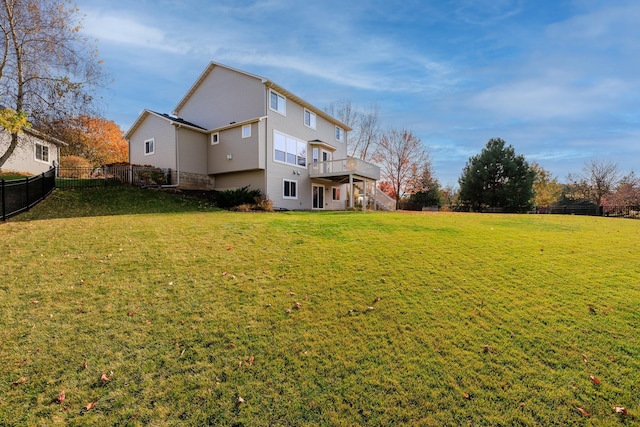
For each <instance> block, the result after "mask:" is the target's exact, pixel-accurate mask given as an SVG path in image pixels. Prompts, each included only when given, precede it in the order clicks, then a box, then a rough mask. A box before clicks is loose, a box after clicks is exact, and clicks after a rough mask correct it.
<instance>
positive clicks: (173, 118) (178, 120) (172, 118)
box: [124, 110, 208, 140]
mask: <svg viewBox="0 0 640 427" xmlns="http://www.w3.org/2000/svg"><path fill="white" fill-rule="evenodd" d="M149 115H153V116H156V117H160V118H161V119H164V120H167V121H169V122H171V123H172V124H178V125H180V126H183V127H188V128H190V129H193V130H195V131H197V132H202V133H207V132H208V131H207V129H205V128H203V127H202V126H198V125H196V124H194V123H191V122H188V121H186V120H184V119H181V118H180V117H176V116H172V115H171V114H166V113H158V112H155V111H151V110H143V111H142V113H141V114H140V115H139V116H138V118H137V119H136V121H135V122H134V123H133V125H131V127H130V128H129V130H128V131H127V132H126V133H125V134H124V137H125V139H127V140H128V139H129V138H130V137H131V134H132V133H133V132H134V131H135V130H136V129H137V128H138V127H139V126H140V125H141V124H142V122H143V121H144V119H145V118H147V116H149Z"/></svg>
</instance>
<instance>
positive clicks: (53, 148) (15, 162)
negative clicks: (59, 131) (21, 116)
mask: <svg viewBox="0 0 640 427" xmlns="http://www.w3.org/2000/svg"><path fill="white" fill-rule="evenodd" d="M18 138H19V140H20V142H19V143H18V146H17V147H16V149H15V151H14V152H13V154H12V155H11V157H9V159H8V160H7V161H6V162H5V163H4V165H2V170H7V171H15V172H27V173H30V174H34V175H38V174H41V173H42V172H46V171H48V170H49V169H50V168H51V166H53V165H54V164H59V163H60V150H59V147H58V146H57V145H55V144H53V143H51V142H47V141H43V140H41V139H39V138H36V137H35V136H32V135H28V134H26V133H22V134H20V135H19V137H18ZM10 143H11V134H10V133H9V132H7V131H4V130H2V131H0V153H4V152H5V151H6V149H7V148H8V147H9V145H10ZM36 143H39V144H42V145H43V146H46V147H48V149H49V160H48V161H46V162H45V161H41V160H38V159H36V151H35V150H36Z"/></svg>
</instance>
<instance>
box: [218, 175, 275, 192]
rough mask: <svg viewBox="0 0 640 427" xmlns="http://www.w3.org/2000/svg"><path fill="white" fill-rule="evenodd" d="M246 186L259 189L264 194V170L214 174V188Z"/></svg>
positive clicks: (225, 188) (229, 188)
mask: <svg viewBox="0 0 640 427" xmlns="http://www.w3.org/2000/svg"><path fill="white" fill-rule="evenodd" d="M246 186H248V187H249V189H250V190H256V189H257V190H260V192H261V193H262V195H265V194H266V186H265V172H264V171H263V170H256V171H246V172H237V173H229V174H222V175H216V190H219V191H222V190H233V189H236V188H242V187H246Z"/></svg>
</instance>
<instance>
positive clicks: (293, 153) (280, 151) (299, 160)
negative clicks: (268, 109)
mask: <svg viewBox="0 0 640 427" xmlns="http://www.w3.org/2000/svg"><path fill="white" fill-rule="evenodd" d="M273 145H274V154H273V159H274V160H275V161H276V162H283V163H289V164H291V165H294V166H301V167H306V166H307V143H306V142H304V141H299V140H297V139H295V138H293V137H291V136H288V135H285V134H283V133H280V132H278V131H274V132H273Z"/></svg>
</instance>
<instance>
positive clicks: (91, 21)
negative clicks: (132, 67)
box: [82, 10, 185, 53]
mask: <svg viewBox="0 0 640 427" xmlns="http://www.w3.org/2000/svg"><path fill="white" fill-rule="evenodd" d="M84 12H86V18H85V19H84V22H83V30H82V31H83V32H84V33H85V34H87V35H88V36H90V37H94V38H96V39H98V41H99V42H101V43H115V44H118V45H124V46H129V47H133V48H144V49H152V50H158V51H164V52H171V53H179V52H181V51H182V49H184V48H185V46H184V45H181V43H177V42H176V41H175V40H170V39H169V37H168V36H167V34H166V33H165V32H164V31H162V30H161V29H159V28H156V27H152V26H149V25H146V24H143V23H142V22H140V21H138V20H136V19H134V18H131V17H127V16H126V14H125V13H122V12H109V13H106V12H99V11H96V10H88V11H86V10H85V11H84Z"/></svg>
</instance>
